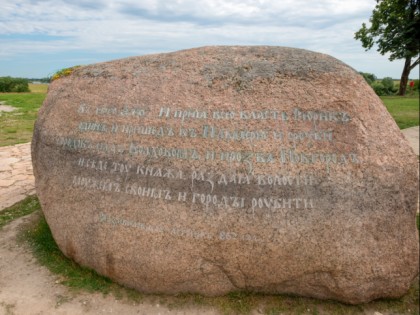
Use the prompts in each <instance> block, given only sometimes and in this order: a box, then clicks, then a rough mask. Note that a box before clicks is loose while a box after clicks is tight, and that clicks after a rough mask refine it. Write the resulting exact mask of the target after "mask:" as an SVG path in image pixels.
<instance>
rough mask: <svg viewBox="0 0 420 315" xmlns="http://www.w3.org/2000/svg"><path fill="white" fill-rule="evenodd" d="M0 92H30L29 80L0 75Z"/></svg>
mask: <svg viewBox="0 0 420 315" xmlns="http://www.w3.org/2000/svg"><path fill="white" fill-rule="evenodd" d="M0 92H3V93H4V92H30V90H29V80H28V79H24V78H12V77H0Z"/></svg>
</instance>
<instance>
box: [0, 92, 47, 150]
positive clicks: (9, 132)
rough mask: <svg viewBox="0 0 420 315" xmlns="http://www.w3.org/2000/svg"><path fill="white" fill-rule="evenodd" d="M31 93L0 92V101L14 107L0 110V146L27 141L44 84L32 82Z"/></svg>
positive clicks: (42, 94)
mask: <svg viewBox="0 0 420 315" xmlns="http://www.w3.org/2000/svg"><path fill="white" fill-rule="evenodd" d="M30 88H31V90H33V91H36V92H32V93H0V102H2V103H4V104H5V105H10V106H13V107H16V108H17V109H16V110H15V111H12V112H0V126H1V128H0V146H8V145H14V144H18V143H25V142H29V141H31V139H32V133H33V130H34V123H35V119H36V117H37V115H38V110H39V108H40V107H41V105H42V102H43V101H44V98H45V96H46V90H47V85H46V84H32V85H30Z"/></svg>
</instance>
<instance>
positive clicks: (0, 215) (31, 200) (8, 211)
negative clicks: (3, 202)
mask: <svg viewBox="0 0 420 315" xmlns="http://www.w3.org/2000/svg"><path fill="white" fill-rule="evenodd" d="M40 208H41V206H40V205H39V201H38V198H37V197H36V196H28V197H26V198H25V199H24V200H22V201H21V202H18V203H16V204H14V205H13V206H11V207H8V208H5V209H3V210H0V229H1V228H2V227H3V226H5V225H6V224H8V223H10V222H11V221H13V220H15V219H17V218H20V217H23V216H25V215H28V214H31V213H32V212H34V211H37V210H39V209H40Z"/></svg>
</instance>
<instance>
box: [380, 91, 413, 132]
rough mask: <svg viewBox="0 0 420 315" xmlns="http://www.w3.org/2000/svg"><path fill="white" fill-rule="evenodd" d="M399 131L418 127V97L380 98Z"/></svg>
mask: <svg viewBox="0 0 420 315" xmlns="http://www.w3.org/2000/svg"><path fill="white" fill-rule="evenodd" d="M381 100H382V102H384V104H385V106H386V108H387V109H388V111H389V113H390V114H391V115H392V117H394V119H395V121H396V122H397V125H398V127H400V129H405V128H409V127H414V126H418V125H419V96H418V95H414V96H405V97H401V96H381Z"/></svg>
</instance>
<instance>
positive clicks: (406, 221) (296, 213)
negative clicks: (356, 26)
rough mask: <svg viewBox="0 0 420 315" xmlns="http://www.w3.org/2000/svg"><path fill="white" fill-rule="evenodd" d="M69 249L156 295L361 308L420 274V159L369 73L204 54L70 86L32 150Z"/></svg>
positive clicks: (55, 87) (127, 66)
mask: <svg viewBox="0 0 420 315" xmlns="http://www.w3.org/2000/svg"><path fill="white" fill-rule="evenodd" d="M32 159H33V165H34V174H35V178H36V180H35V182H36V189H37V193H38V195H39V198H40V201H41V204H42V207H43V211H44V213H45V216H46V218H47V221H48V223H49V225H50V227H51V230H52V233H53V235H54V238H55V239H56V241H57V243H58V245H59V247H60V248H61V250H62V251H63V252H64V253H65V255H67V256H68V257H70V258H72V259H74V260H75V261H77V262H78V263H80V264H82V265H85V266H89V267H92V268H94V269H95V270H97V271H98V272H99V273H101V274H103V275H106V276H109V277H110V278H112V279H114V280H115V281H117V282H120V283H123V284H125V285H127V286H129V287H133V288H136V289H138V290H140V291H143V292H163V293H170V294H172V293H179V292H198V293H201V294H205V295H220V294H225V293H228V292H231V291H238V290H246V291H254V292H267V293H290V294H298V295H303V296H311V297H316V298H322V299H336V300H340V301H344V302H347V303H360V302H366V301H369V300H372V299H376V298H379V297H398V296H401V295H403V294H404V293H405V292H406V291H407V289H408V288H409V286H410V283H411V282H412V280H413V279H414V278H415V276H416V275H417V274H418V235H417V231H416V226H415V214H416V206H417V198H418V182H417V177H418V175H417V174H418V172H417V167H418V161H417V157H416V156H415V155H414V153H413V152H412V150H411V149H410V148H409V146H408V143H407V141H406V140H405V139H404V137H403V135H402V134H401V132H400V131H399V129H398V127H397V125H396V124H395V122H394V121H393V119H392V118H391V116H390V115H389V113H388V112H387V111H386V109H385V107H384V106H383V104H382V103H381V101H380V99H379V98H378V97H377V96H376V95H375V93H374V92H373V91H372V90H371V89H370V87H369V86H368V85H367V84H366V83H365V81H364V79H363V78H362V77H361V76H359V75H358V74H357V73H356V72H355V71H354V70H353V69H351V68H350V67H348V66H346V65H345V64H343V63H341V62H340V61H338V60H336V59H334V58H332V57H329V56H326V55H322V54H317V53H313V52H309V51H305V50H298V49H291V48H282V47H205V48H198V49H192V50H186V51H180V52H175V53H169V54H159V55H150V56H143V57H135V58H129V59H123V60H116V61H112V62H108V63H101V64H95V65H91V66H86V67H82V68H79V69H77V70H75V71H74V72H73V73H72V74H71V75H70V76H69V77H65V78H61V79H58V80H56V81H54V82H53V83H52V84H51V85H50V88H49V92H48V96H47V98H46V100H45V102H44V104H43V107H42V108H41V110H40V112H39V118H38V120H37V123H36V126H35V132H34V138H33V142H32Z"/></svg>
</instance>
